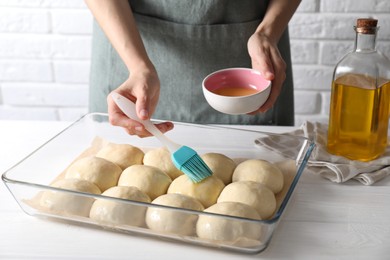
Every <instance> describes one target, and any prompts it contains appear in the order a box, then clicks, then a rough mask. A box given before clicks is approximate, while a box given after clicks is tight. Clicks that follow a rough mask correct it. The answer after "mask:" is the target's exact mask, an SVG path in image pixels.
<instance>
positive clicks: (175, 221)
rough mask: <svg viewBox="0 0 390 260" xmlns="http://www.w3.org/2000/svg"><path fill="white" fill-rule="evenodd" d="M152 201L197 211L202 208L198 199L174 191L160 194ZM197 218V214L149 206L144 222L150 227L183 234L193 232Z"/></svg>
mask: <svg viewBox="0 0 390 260" xmlns="http://www.w3.org/2000/svg"><path fill="white" fill-rule="evenodd" d="M152 203H153V204H159V205H165V206H171V207H176V208H184V209H191V210H198V211H202V210H204V207H203V205H202V204H201V203H200V202H199V201H198V200H196V199H194V198H192V197H189V196H186V195H183V194H176V193H171V194H164V195H161V196H160V197H158V198H156V199H155V200H153V201H152ZM197 219H198V215H197V214H191V213H185V212H179V211H177V210H171V209H165V208H154V207H149V208H148V210H147V212H146V224H147V225H148V227H149V228H150V229H152V230H156V231H162V232H169V233H173V234H178V235H183V236H186V235H192V234H194V233H195V224H196V220H197Z"/></svg>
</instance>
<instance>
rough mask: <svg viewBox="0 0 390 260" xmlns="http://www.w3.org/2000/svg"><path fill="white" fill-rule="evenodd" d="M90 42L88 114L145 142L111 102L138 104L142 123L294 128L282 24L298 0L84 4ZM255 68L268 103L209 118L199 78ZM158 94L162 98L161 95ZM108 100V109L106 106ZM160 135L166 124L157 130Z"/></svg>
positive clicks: (96, 0)
mask: <svg viewBox="0 0 390 260" xmlns="http://www.w3.org/2000/svg"><path fill="white" fill-rule="evenodd" d="M86 3H87V5H88V7H89V8H90V10H91V11H92V13H93V15H94V17H95V19H96V21H97V23H98V25H97V24H95V26H94V34H93V48H92V51H93V56H92V65H91V81H90V83H91V89H90V110H91V111H100V112H104V111H107V104H108V113H109V118H110V122H111V123H112V124H114V125H118V126H122V127H124V128H126V129H127V131H128V133H130V134H136V135H139V136H147V135H149V133H148V132H147V131H146V130H145V129H144V127H143V125H142V124H140V123H138V122H136V121H133V120H131V119H129V118H127V117H126V116H125V115H124V114H123V113H122V112H121V111H120V110H119V108H118V107H117V106H116V105H115V104H114V102H113V100H112V99H111V98H110V96H109V93H110V92H111V91H114V90H115V91H116V92H118V93H120V94H122V95H124V96H127V97H128V98H129V99H131V100H132V101H134V102H135V103H136V109H137V113H138V115H139V117H140V118H142V119H148V118H150V117H153V118H158V119H163V120H173V121H185V122H195V123H219V124H224V123H227V124H273V125H293V124H294V104H293V86H292V75H291V74H292V73H291V66H290V65H291V62H290V52H289V51H290V50H289V39H288V31H287V24H288V22H289V20H290V19H291V17H292V15H293V14H294V12H295V10H296V8H297V7H298V5H299V3H300V0H269V1H267V0H264V1H260V0H242V1H237V0H115V1H101V0H86ZM228 67H252V68H254V69H257V70H259V71H260V72H261V73H262V74H263V75H264V77H265V78H267V79H269V80H272V91H271V94H270V97H269V98H268V100H267V102H266V103H265V104H264V105H263V106H262V107H260V108H259V109H258V110H257V111H255V112H253V113H251V114H250V115H239V116H232V115H225V114H222V113H220V112H217V111H215V110H213V109H212V108H211V107H210V106H209V105H208V104H207V102H206V100H205V99H204V97H203V94H202V88H201V82H202V80H203V78H204V77H205V76H206V75H208V74H210V73H212V72H214V71H216V70H219V69H224V68H228ZM160 86H161V91H160ZM105 100H107V104H106V102H105ZM157 127H159V129H160V130H161V131H163V132H166V131H168V130H170V129H172V128H173V124H172V123H171V122H163V123H160V124H157Z"/></svg>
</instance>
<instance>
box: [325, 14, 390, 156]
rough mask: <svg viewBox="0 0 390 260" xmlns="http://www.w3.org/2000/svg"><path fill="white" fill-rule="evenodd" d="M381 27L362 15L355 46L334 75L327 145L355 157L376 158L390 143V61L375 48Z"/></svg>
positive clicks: (328, 147) (337, 152) (338, 153)
mask: <svg viewBox="0 0 390 260" xmlns="http://www.w3.org/2000/svg"><path fill="white" fill-rule="evenodd" d="M377 29H378V27H377V20H375V19H358V21H357V26H356V27H355V30H356V41H355V48H354V50H353V51H352V52H350V53H348V54H347V55H346V56H344V58H343V59H342V60H341V61H340V62H339V63H338V64H337V65H336V68H335V71H334V75H333V81H332V94H331V101H330V114H329V129H328V144H327V149H328V152H329V153H332V154H335V155H340V156H344V157H347V158H349V159H351V160H359V161H370V160H373V159H375V158H377V157H379V156H380V155H381V154H382V153H383V152H384V151H385V149H386V146H387V130H388V122H389V108H390V62H389V60H388V59H387V58H386V57H385V56H383V55H382V54H381V53H379V52H378V51H377V50H376V49H375V40H376V33H377Z"/></svg>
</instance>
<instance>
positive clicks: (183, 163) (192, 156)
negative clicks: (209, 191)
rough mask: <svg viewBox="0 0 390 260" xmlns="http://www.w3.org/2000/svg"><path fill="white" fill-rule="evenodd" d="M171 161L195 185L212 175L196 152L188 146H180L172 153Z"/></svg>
mask: <svg viewBox="0 0 390 260" xmlns="http://www.w3.org/2000/svg"><path fill="white" fill-rule="evenodd" d="M172 161H173V163H174V164H175V166H176V167H177V168H178V169H179V170H181V171H182V172H184V174H185V175H187V176H188V177H189V178H190V179H191V180H192V181H193V182H195V183H198V182H201V181H202V180H204V179H206V178H207V177H210V176H211V175H212V174H213V172H212V171H211V170H210V168H209V167H208V166H207V164H206V163H205V162H204V161H203V160H202V158H201V157H200V156H199V155H198V154H197V153H196V151H194V150H193V149H191V148H190V147H188V146H182V147H181V148H180V149H178V150H177V151H176V152H174V153H172Z"/></svg>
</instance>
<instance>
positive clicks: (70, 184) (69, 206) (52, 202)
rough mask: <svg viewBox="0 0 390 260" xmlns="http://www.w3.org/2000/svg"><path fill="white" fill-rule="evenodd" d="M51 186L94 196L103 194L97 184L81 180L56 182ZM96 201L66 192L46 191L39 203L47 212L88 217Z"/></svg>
mask: <svg viewBox="0 0 390 260" xmlns="http://www.w3.org/2000/svg"><path fill="white" fill-rule="evenodd" d="M51 186H52V187H56V188H61V189H66V190H73V191H79V192H86V193H92V194H100V193H101V192H100V190H99V188H98V187H97V186H96V185H95V184H93V183H92V182H89V181H86V180H80V179H62V180H59V181H56V182H54V183H53V184H52V185H51ZM94 201H95V199H94V198H91V197H84V196H82V195H76V194H70V193H67V192H65V191H45V192H44V193H43V194H42V197H41V198H40V201H39V203H40V205H41V206H42V207H44V208H45V209H46V210H49V211H51V212H53V213H56V214H61V215H78V216H83V217H88V215H89V210H90V209H91V206H92V203H93V202H94Z"/></svg>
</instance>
